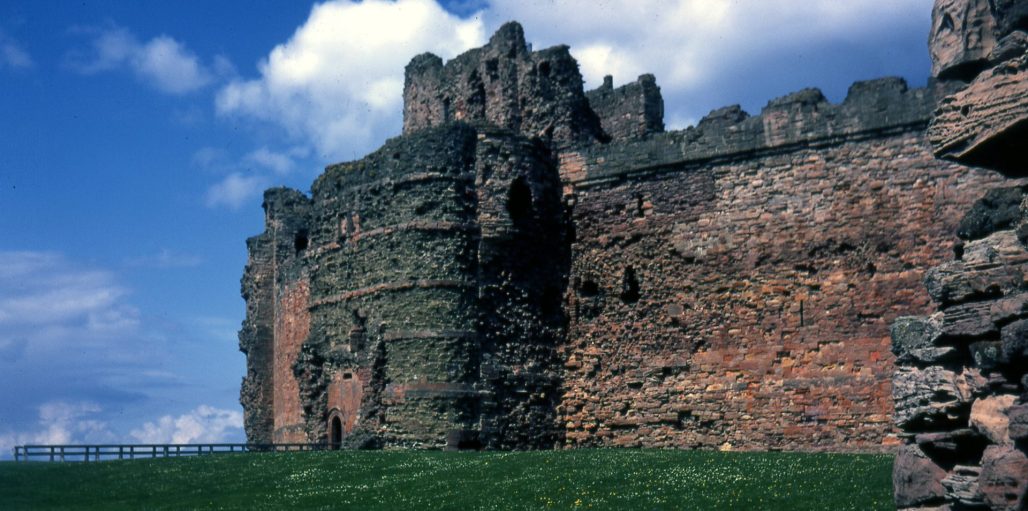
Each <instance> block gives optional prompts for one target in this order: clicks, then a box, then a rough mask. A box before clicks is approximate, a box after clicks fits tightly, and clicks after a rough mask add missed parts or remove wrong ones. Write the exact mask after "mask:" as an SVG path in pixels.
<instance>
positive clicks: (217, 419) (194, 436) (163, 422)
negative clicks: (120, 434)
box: [129, 405, 243, 444]
mask: <svg viewBox="0 0 1028 511" xmlns="http://www.w3.org/2000/svg"><path fill="white" fill-rule="evenodd" d="M242 428H243V414H242V412H240V411H237V410H223V409H220V408H214V407H212V406H207V405H200V406H199V407H197V408H196V409H195V410H193V411H191V412H189V413H186V414H183V415H179V416H178V417H172V416H171V415H165V416H163V417H161V418H160V419H158V420H157V421H156V422H147V423H145V424H143V426H142V427H140V428H139V429H134V430H132V431H131V432H130V433H129V435H131V436H132V438H133V439H135V440H136V441H138V442H140V443H144V444H167V443H172V444H189V443H208V442H224V441H225V440H227V439H229V438H230V437H233V436H239V435H240V434H241V430H242Z"/></svg>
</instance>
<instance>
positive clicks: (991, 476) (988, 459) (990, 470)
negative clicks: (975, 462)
mask: <svg viewBox="0 0 1028 511" xmlns="http://www.w3.org/2000/svg"><path fill="white" fill-rule="evenodd" d="M978 488H979V491H980V492H981V494H982V497H983V499H984V500H985V502H986V503H987V504H988V505H989V507H990V508H991V509H994V510H999V511H1018V510H1021V509H1024V508H1023V507H1021V506H1022V505H1024V504H1025V492H1026V489H1028V456H1025V453H1024V451H1021V450H1018V449H1015V448H1013V447H1011V446H998V445H994V446H990V447H988V448H987V449H985V455H984V456H982V472H981V476H979V478H978Z"/></svg>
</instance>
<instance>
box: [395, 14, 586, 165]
mask: <svg viewBox="0 0 1028 511" xmlns="http://www.w3.org/2000/svg"><path fill="white" fill-rule="evenodd" d="M403 104H404V106H403V132H404V133H405V134H407V133H413V132H415V131H417V130H421V129H424V128H428V127H432V126H440V125H442V124H446V123H448V122H453V121H461V122H467V123H485V124H490V125H493V126H498V127H501V128H506V129H509V130H512V131H514V132H515V133H520V134H521V135H524V136H526V137H530V138H531V137H535V138H539V139H541V140H543V141H544V142H545V143H546V144H547V145H548V146H550V147H552V148H556V149H560V148H564V147H569V146H576V145H583V144H591V143H594V142H596V141H600V140H604V139H605V138H606V137H605V135H604V134H603V130H602V128H601V127H600V122H599V119H598V118H597V117H596V114H595V113H593V111H592V110H591V109H590V108H589V101H588V99H587V98H586V96H585V94H584V93H583V91H582V75H581V74H580V73H579V72H578V63H577V62H575V59H574V58H573V57H572V56H571V53H570V52H569V51H568V47H567V46H554V47H552V48H547V49H544V50H540V51H531V50H530V49H529V47H528V43H526V42H525V35H524V31H523V30H522V28H521V25H519V24H517V23H514V22H510V23H507V24H504V25H503V26H502V27H500V29H499V30H498V31H497V32H496V33H495V34H494V35H493V36H492V38H491V39H490V40H489V43H488V44H486V45H485V46H483V47H481V48H475V49H472V50H468V51H467V52H465V53H463V54H461V55H459V56H457V57H455V58H454V59H452V60H450V61H449V62H446V64H443V61H442V59H440V58H439V57H437V56H435V55H432V54H428V53H426V54H422V55H419V56H417V57H414V59H413V60H411V62H410V64H408V65H407V68H406V70H405V79H404V88H403Z"/></svg>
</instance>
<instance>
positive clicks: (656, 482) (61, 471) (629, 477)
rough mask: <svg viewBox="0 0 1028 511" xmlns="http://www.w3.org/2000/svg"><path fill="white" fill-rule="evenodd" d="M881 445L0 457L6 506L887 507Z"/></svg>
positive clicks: (0, 503) (0, 498) (793, 510)
mask: <svg viewBox="0 0 1028 511" xmlns="http://www.w3.org/2000/svg"><path fill="white" fill-rule="evenodd" d="M891 466H892V457H891V456H885V455H849V454H800V453H739V452H730V453H721V452H705V451H671V450H668V451H658V450H570V451H544V452H518V453H467V452H409V451H403V452H397V451H391V452H367V451H364V452H352V451H350V452H318V453H278V454H223V455H216V456H204V457H200V458H178V459H157V460H135V461H109V462H103V463H95V464H83V463H65V464H61V463H38V462H36V463H21V464H15V463H12V462H8V463H0V508H2V509H5V510H12V509H68V508H73V509H105V510H106V509H194V508H210V509H283V508H302V509H360V510H372V509H403V510H420V509H460V510H464V509H497V510H508V509H618V510H621V509H645V510H652V509H689V510H703V509H782V510H790V511H797V510H803V509H832V510H846V509H853V510H861V511H865V510H873V509H893V505H892V485H891V480H890V473H891Z"/></svg>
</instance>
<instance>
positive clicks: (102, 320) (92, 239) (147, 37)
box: [0, 0, 932, 452]
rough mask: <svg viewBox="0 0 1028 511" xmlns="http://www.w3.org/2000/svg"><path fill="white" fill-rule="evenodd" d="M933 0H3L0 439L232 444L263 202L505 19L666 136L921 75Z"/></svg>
mask: <svg viewBox="0 0 1028 511" xmlns="http://www.w3.org/2000/svg"><path fill="white" fill-rule="evenodd" d="M931 3H932V2H931V1H930V0H850V1H847V2H838V1H835V0H749V1H746V0H736V1H732V0H676V1H673V2H658V1H655V0H636V1H627V0H618V1H602V0H589V1H585V0H569V1H566V2H553V1H542V0H529V1H513V0H496V1H492V2H488V1H484V0H483V1H475V0H464V1H460V0H458V1H454V2H444V3H443V4H438V3H435V2H434V1H433V0H401V1H399V2H396V3H393V2H386V1H383V0H368V1H366V2H364V3H351V2H348V1H334V2H327V3H323V4H314V3H311V4H305V3H302V2H281V1H275V2H272V1H246V2H230V1H219V2H209V1H201V0H187V1H178V2H167V1H160V2H158V1H141V0H133V1H128V0H126V1H120V2H119V1H92V0H86V1H78V2H63V1H60V2H59V1H53V0H32V1H27V0H26V1H21V2H19V1H7V2H2V3H0V449H3V452H9V447H10V446H11V445H13V444H15V443H19V444H20V443H26V442H84V441H90V442H99V441H104V442H138V441H155V442H170V441H215V440H223V441H242V440H243V435H242V430H241V429H240V425H241V409H240V407H239V405H238V402H237V401H238V388H239V381H240V379H241V378H242V375H243V372H244V359H243V355H242V354H241V353H239V352H238V351H237V341H236V337H235V336H236V330H237V329H238V326H239V323H240V321H241V320H242V318H243V314H244V313H243V301H242V299H241V298H240V297H239V277H240V275H241V273H242V269H243V265H244V264H245V262H246V251H245V245H244V241H245V239H246V238H247V237H248V236H251V235H254V234H257V233H259V232H260V231H261V230H262V222H263V215H262V212H261V210H260V202H261V199H260V193H261V191H262V190H263V189H264V188H266V187H269V186H275V185H287V186H292V187H295V188H298V189H301V190H307V189H309V186H310V183H311V182H312V181H313V179H314V178H315V177H316V176H317V175H318V173H320V171H321V168H323V167H324V166H325V165H326V164H329V163H332V162H335V161H340V160H349V159H354V158H357V157H360V156H361V155H363V154H365V153H366V152H368V151H369V150H371V149H374V148H375V147H376V146H377V145H379V144H381V142H383V141H384V140H385V138H387V137H390V136H395V135H396V134H398V133H399V130H400V108H401V103H400V97H399V93H400V87H402V80H403V76H402V72H403V65H404V64H405V63H406V62H407V61H408V60H409V59H410V58H411V57H412V56H413V55H415V54H417V53H420V52H423V51H433V52H435V53H437V54H440V55H441V56H443V57H444V58H452V57H453V56H455V55H456V54H458V53H459V52H460V51H463V50H464V49H467V48H470V47H472V46H477V45H480V44H482V43H483V42H484V41H485V40H486V39H487V38H488V35H489V34H491V33H492V31H493V30H495V28H496V27H498V26H499V25H500V24H501V23H502V22H504V21H507V20H509V19H517V20H519V21H521V22H522V24H523V25H524V27H525V32H526V36H527V38H528V39H529V41H530V42H532V43H533V46H534V47H535V48H542V47H546V46H549V45H553V44H561V43H566V44H569V45H570V46H571V49H572V53H573V54H574V55H575V56H576V58H578V59H579V61H580V64H581V68H582V71H583V74H584V76H585V77H586V82H587V87H589V88H591V87H595V86H597V85H598V84H599V83H600V82H601V80H602V76H603V75H604V74H607V73H610V74H613V75H614V77H615V84H620V83H624V82H626V81H630V80H633V79H634V78H635V77H636V76H637V75H638V74H640V73H644V72H652V73H654V74H655V75H656V76H657V80H658V83H659V84H660V85H661V86H662V88H663V92H664V97H665V103H666V112H667V115H666V120H667V122H668V124H669V125H670V127H677V128H681V127H685V126H687V125H689V124H692V123H695V122H696V121H697V120H698V119H699V118H700V117H702V116H703V115H705V114H706V113H707V112H709V111H710V110H713V109H715V108H718V107H721V106H724V105H728V104H732V103H740V104H742V106H743V108H744V109H746V110H747V111H750V112H751V113H756V112H759V110H760V108H761V107H762V106H763V105H764V104H765V103H766V102H767V101H768V100H769V99H771V98H773V97H776V96H780V95H782V94H785V93H788V92H791V91H794V90H798V89H800V88H803V87H808V86H817V87H820V88H822V89H823V90H824V92H825V94H826V95H827V96H828V97H829V99H831V100H833V101H841V100H842V98H843V97H844V96H845V93H846V89H847V87H848V86H849V84H850V83H852V82H853V81H854V80H860V79H869V78H875V77H880V76H885V75H899V76H902V77H904V78H906V79H907V80H908V82H910V83H911V85H913V86H923V85H924V83H925V78H926V77H927V75H928V71H929V61H928V56H927V49H926V40H927V31H928V24H929V14H930V10H931Z"/></svg>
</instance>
